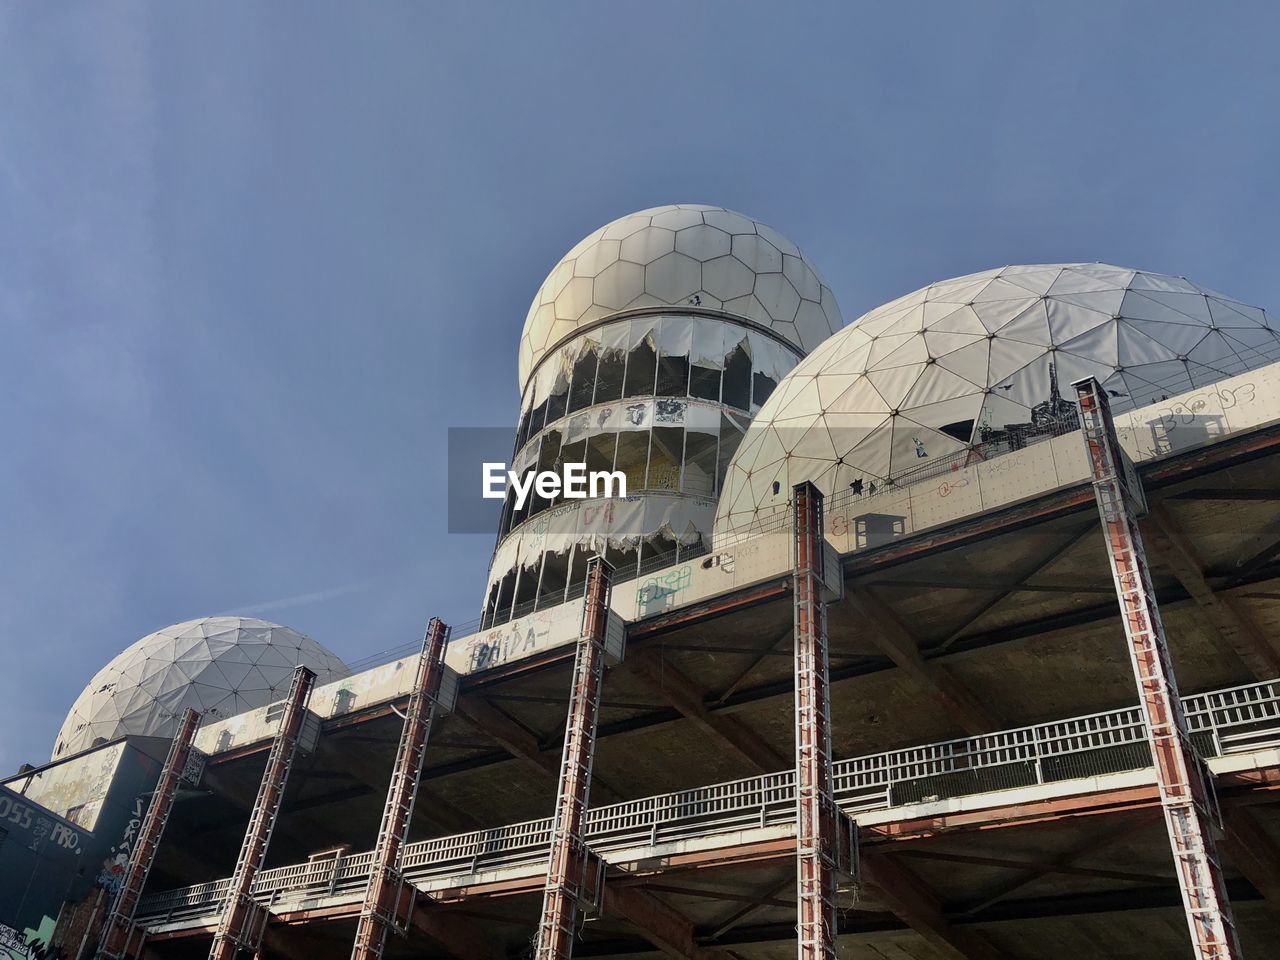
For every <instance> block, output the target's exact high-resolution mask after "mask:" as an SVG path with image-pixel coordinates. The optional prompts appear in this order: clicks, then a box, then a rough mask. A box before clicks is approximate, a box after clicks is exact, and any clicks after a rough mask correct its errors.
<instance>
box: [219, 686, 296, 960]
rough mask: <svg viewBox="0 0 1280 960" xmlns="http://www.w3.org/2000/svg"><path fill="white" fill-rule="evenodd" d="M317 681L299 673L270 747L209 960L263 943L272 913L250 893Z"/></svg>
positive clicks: (230, 958)
mask: <svg viewBox="0 0 1280 960" xmlns="http://www.w3.org/2000/svg"><path fill="white" fill-rule="evenodd" d="M315 681H316V675H315V673H314V672H313V671H311V670H309V669H307V668H306V667H298V669H297V670H295V671H294V674H293V683H292V684H291V685H290V687H289V697H288V699H287V700H286V701H285V710H284V715H283V716H282V717H281V718H280V730H279V732H278V733H277V734H276V736H275V739H274V740H273V741H272V743H271V752H270V753H269V754H268V755H267V766H266V768H265V769H264V770H263V771H262V783H261V784H260V785H259V787H258V796H257V799H256V800H254V803H253V811H252V812H251V813H250V814H249V826H248V828H247V829H246V830H245V834H244V842H243V843H242V844H241V845H240V855H239V857H237V858H236V868H235V870H234V871H233V872H232V874H231V882H230V884H229V885H228V887H227V894H226V897H225V899H224V900H223V902H222V914H221V916H220V917H219V919H218V929H217V931H216V932H215V933H214V935H213V944H212V946H210V948H209V960H235V956H236V954H237V953H238V952H239V951H240V950H241V949H246V950H251V951H255V952H256V951H257V949H258V946H259V944H260V943H261V942H262V934H263V932H264V930H265V928H266V921H267V911H266V908H265V907H263V906H262V905H261V904H260V903H258V901H256V900H255V899H254V898H253V895H252V893H251V890H252V888H253V881H254V880H255V879H256V878H257V876H258V871H259V870H260V869H261V868H262V862H263V860H264V859H266V856H267V847H268V846H270V844H271V832H272V830H274V829H275V825H276V817H277V816H278V815H279V813H280V804H281V801H282V800H283V799H284V791H285V787H286V786H287V785H288V782H289V770H290V768H291V767H292V766H293V757H294V754H295V753H297V749H298V735H299V734H300V733H301V732H302V722H303V720H304V719H306V715H307V701H308V700H310V698H311V688H312V687H313V686H314V685H315Z"/></svg>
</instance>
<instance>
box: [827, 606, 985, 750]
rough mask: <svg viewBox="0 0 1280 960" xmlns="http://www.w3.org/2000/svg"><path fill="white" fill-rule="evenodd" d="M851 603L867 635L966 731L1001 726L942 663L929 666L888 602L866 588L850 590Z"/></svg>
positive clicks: (979, 730)
mask: <svg viewBox="0 0 1280 960" xmlns="http://www.w3.org/2000/svg"><path fill="white" fill-rule="evenodd" d="M846 602H847V603H849V604H850V605H851V606H852V607H853V608H854V609H855V610H856V611H857V612H858V613H859V614H860V615H861V616H862V617H863V618H864V619H865V620H866V621H867V622H868V624H869V625H870V627H871V629H870V630H868V631H867V636H868V637H869V638H870V639H871V640H872V641H873V642H874V643H875V645H876V646H877V647H878V648H879V649H880V650H881V652H883V653H884V655H885V656H887V657H888V658H889V659H890V660H892V661H893V662H894V664H895V665H897V666H898V667H899V668H900V669H901V670H902V671H903V672H904V673H906V674H907V675H908V676H910V677H911V678H912V679H913V680H915V681H916V682H917V683H919V684H920V685H921V686H922V687H924V688H925V689H926V690H928V692H929V695H930V696H931V697H932V698H933V699H934V700H935V701H937V702H938V704H939V705H940V706H941V707H942V708H943V709H944V710H946V712H947V713H948V714H949V715H950V716H951V717H952V719H954V720H955V721H956V723H958V724H959V725H960V726H961V727H962V728H963V729H964V730H965V731H966V732H967V733H971V734H978V733H987V732H989V731H991V730H997V729H999V727H1000V724H999V722H998V721H997V720H996V718H995V717H993V716H992V715H991V713H989V712H988V710H987V708H986V707H985V706H983V704H982V701H981V700H979V699H978V697H976V696H974V694H973V693H972V691H970V690H969V688H968V687H966V686H965V685H964V683H963V682H962V681H961V680H960V679H959V678H958V677H956V675H955V674H953V673H952V672H951V670H950V669H949V668H948V667H946V666H945V665H943V664H940V663H935V664H929V665H927V666H926V664H925V661H924V657H922V656H921V655H920V647H919V645H918V644H917V643H916V640H915V637H913V636H912V635H911V632H910V631H909V630H908V629H907V628H906V626H905V625H903V623H902V621H900V620H899V619H898V617H897V615H896V614H895V613H894V612H893V611H892V610H891V609H889V606H888V604H886V603H885V602H884V601H883V600H881V599H880V598H879V597H877V596H876V595H875V594H874V593H873V592H872V591H871V590H870V589H869V588H867V587H854V588H852V589H850V590H849V591H848V594H847V597H846Z"/></svg>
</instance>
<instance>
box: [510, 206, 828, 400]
mask: <svg viewBox="0 0 1280 960" xmlns="http://www.w3.org/2000/svg"><path fill="white" fill-rule="evenodd" d="M668 306H678V307H690V308H692V307H698V308H700V309H702V310H704V311H723V312H725V313H729V314H733V315H735V316H738V317H742V318H745V319H747V320H750V321H753V322H755V323H758V324H760V325H761V326H763V327H766V328H768V329H770V330H772V331H773V332H774V333H776V334H778V335H779V336H781V337H783V338H784V339H785V340H787V341H788V342H790V343H792V344H794V345H796V346H797V347H799V348H800V349H801V350H802V351H803V352H805V353H807V352H809V351H810V350H812V349H813V348H814V347H816V346H817V345H818V344H819V343H821V342H822V341H823V340H825V339H826V338H827V337H829V336H831V334H832V333H833V332H835V331H836V330H838V329H840V326H841V323H842V321H841V319H840V309H839V308H838V307H837V306H836V302H835V297H834V296H833V295H832V293H831V290H830V289H829V288H828V287H827V286H826V284H824V283H823V282H822V280H821V278H820V277H819V276H818V272H817V271H816V270H815V269H814V267H813V265H812V264H811V263H810V262H809V261H808V260H807V259H806V258H805V256H804V254H802V253H801V252H800V249H799V248H798V247H797V246H796V245H795V244H794V243H792V242H791V241H790V240H788V239H787V238H786V237H784V236H783V235H782V234H780V233H778V231H776V230H774V229H773V228H772V227H770V226H768V225H767V224H763V223H760V222H759V221H758V220H752V219H751V218H750V217H747V216H743V215H742V214H740V213H734V212H733V211H732V210H726V209H724V208H723V207H712V206H706V205H703V204H692V203H685V204H674V205H670V206H665V207H653V208H652V209H649V210H641V211H639V212H638V213H632V214H628V215H627V216H625V217H621V218H620V219H618V220H614V221H613V222H612V223H608V224H606V225H605V226H603V227H601V228H600V229H599V230H597V231H595V232H594V233H592V234H590V235H589V236H587V237H586V238H584V239H583V240H582V241H581V242H580V243H578V245H577V246H575V247H574V248H573V249H572V250H570V251H569V252H568V253H567V254H565V256H564V258H563V259H562V260H561V261H560V262H559V263H558V264H557V265H556V266H555V268H554V269H552V271H551V272H550V273H549V274H548V275H547V279H546V280H545V281H543V284H542V286H541V288H539V290H538V293H537V295H536V296H535V297H534V298H533V304H532V306H530V307H529V315H528V316H527V317H526V318H525V322H524V332H523V333H522V334H521V336H520V389H521V390H522V391H523V390H524V388H525V386H526V385H527V384H528V382H529V376H530V374H531V373H532V372H533V369H534V368H535V367H536V366H537V365H538V361H539V360H541V359H542V357H543V356H544V355H545V354H546V353H548V352H549V351H550V350H552V349H553V348H554V347H555V346H557V345H558V344H560V343H561V342H563V341H564V340H566V339H567V338H569V337H570V336H572V335H573V333H574V332H575V331H576V330H578V329H580V328H582V327H586V326H590V325H591V324H593V323H595V322H596V321H598V320H602V319H603V318H605V317H608V316H611V315H612V314H616V313H621V312H624V311H627V310H638V309H641V308H644V307H668Z"/></svg>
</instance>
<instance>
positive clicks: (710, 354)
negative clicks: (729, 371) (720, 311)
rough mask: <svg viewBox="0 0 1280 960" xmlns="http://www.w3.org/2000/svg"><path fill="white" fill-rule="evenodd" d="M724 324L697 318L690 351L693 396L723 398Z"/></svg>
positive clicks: (690, 385)
mask: <svg viewBox="0 0 1280 960" xmlns="http://www.w3.org/2000/svg"><path fill="white" fill-rule="evenodd" d="M724 331H725V326H724V324H722V323H720V322H718V321H716V320H702V319H696V320H695V321H694V327H693V342H692V344H691V347H690V351H689V396H691V397H698V398H700V399H702V400H716V401H719V399H720V373H721V371H722V370H723V369H724V340H725V336H724Z"/></svg>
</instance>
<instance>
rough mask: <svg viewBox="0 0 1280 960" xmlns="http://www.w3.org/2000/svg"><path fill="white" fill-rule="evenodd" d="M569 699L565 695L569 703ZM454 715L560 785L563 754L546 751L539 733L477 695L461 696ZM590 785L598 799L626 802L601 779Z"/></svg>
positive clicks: (594, 778) (454, 709) (610, 801)
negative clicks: (540, 740) (535, 732)
mask: <svg viewBox="0 0 1280 960" xmlns="http://www.w3.org/2000/svg"><path fill="white" fill-rule="evenodd" d="M567 699H568V698H567V696H566V701H567ZM453 715H454V716H456V717H461V718H462V719H463V720H465V721H466V722H467V723H469V724H471V725H472V726H473V727H475V728H476V729H477V730H479V731H481V732H482V733H484V734H486V735H488V736H490V737H492V738H493V740H494V741H495V742H496V743H497V744H498V745H499V746H500V747H502V749H504V750H506V751H507V753H509V754H511V756H513V757H515V758H516V759H517V760H520V761H521V762H523V763H524V764H525V766H526V767H528V769H530V770H533V771H536V772H537V773H538V774H540V775H542V776H546V777H550V778H551V779H552V780H553V781H555V782H556V783H559V782H560V752H559V751H556V753H555V755H554V756H553V755H552V754H551V753H549V752H546V751H544V750H543V749H542V744H541V743H540V742H539V740H538V737H537V735H536V734H534V733H533V732H532V731H530V730H529V729H527V728H526V727H524V726H522V725H521V724H520V723H518V722H517V721H516V720H514V719H512V718H511V717H510V716H508V715H507V714H506V713H504V712H503V711H502V710H499V709H498V708H497V707H495V706H494V705H493V704H491V703H489V701H487V700H485V699H484V698H483V697H481V696H479V695H477V694H474V693H469V694H459V695H458V701H457V703H456V704H455V705H454V708H453ZM561 735H563V730H562V731H561ZM591 783H592V787H591V789H592V791H593V792H594V793H595V796H596V799H597V800H604V801H605V802H606V803H616V802H617V801H619V800H621V799H623V797H622V795H621V794H619V793H618V792H617V791H616V790H614V789H613V788H612V787H610V786H609V785H608V784H607V783H604V782H603V781H602V780H601V779H600V778H599V777H592V780H591Z"/></svg>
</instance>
